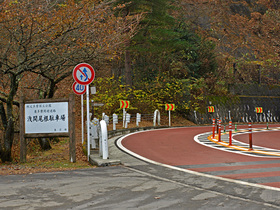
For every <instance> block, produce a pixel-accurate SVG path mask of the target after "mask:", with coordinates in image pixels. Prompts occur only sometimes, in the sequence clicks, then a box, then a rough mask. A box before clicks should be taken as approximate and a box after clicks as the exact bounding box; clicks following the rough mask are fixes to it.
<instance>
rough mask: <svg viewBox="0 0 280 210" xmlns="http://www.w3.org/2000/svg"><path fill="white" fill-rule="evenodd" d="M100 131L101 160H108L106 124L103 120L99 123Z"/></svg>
mask: <svg viewBox="0 0 280 210" xmlns="http://www.w3.org/2000/svg"><path fill="white" fill-rule="evenodd" d="M100 129H101V142H100V143H101V147H102V158H103V159H108V158H109V152H108V132H107V124H106V122H105V120H101V121H100Z"/></svg>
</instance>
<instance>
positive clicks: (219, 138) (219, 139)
mask: <svg viewBox="0 0 280 210" xmlns="http://www.w3.org/2000/svg"><path fill="white" fill-rule="evenodd" d="M221 124H222V120H219V134H218V135H219V137H218V141H221V127H222V126H221Z"/></svg>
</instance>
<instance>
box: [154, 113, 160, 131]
mask: <svg viewBox="0 0 280 210" xmlns="http://www.w3.org/2000/svg"><path fill="white" fill-rule="evenodd" d="M157 121H158V125H160V113H159V111H158V110H157V109H156V110H155V111H154V119H153V123H154V127H155V126H156V123H157Z"/></svg>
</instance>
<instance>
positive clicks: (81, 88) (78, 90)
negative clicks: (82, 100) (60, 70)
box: [72, 82, 86, 95]
mask: <svg viewBox="0 0 280 210" xmlns="http://www.w3.org/2000/svg"><path fill="white" fill-rule="evenodd" d="M72 89H73V91H74V93H76V94H77V95H83V94H84V93H85V92H86V86H84V85H81V84H79V83H77V82H74V83H73V85H72Z"/></svg>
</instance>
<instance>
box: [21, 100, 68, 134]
mask: <svg viewBox="0 0 280 210" xmlns="http://www.w3.org/2000/svg"><path fill="white" fill-rule="evenodd" d="M56 132H59V133H61V132H68V102H56V103H37V104H25V133H56Z"/></svg>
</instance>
